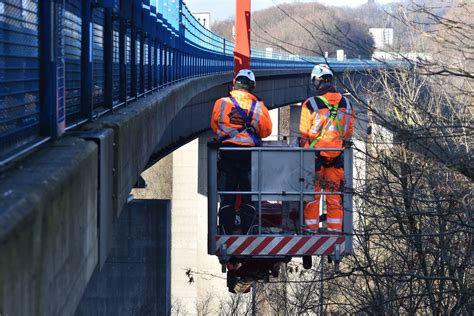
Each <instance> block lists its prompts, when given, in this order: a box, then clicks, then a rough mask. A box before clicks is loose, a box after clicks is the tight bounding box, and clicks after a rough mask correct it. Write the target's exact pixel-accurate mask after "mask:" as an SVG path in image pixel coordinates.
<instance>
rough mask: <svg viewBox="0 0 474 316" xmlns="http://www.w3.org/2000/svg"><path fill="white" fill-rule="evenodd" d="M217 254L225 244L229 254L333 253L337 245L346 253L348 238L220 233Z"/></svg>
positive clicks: (314, 254) (286, 254) (312, 254)
mask: <svg viewBox="0 0 474 316" xmlns="http://www.w3.org/2000/svg"><path fill="white" fill-rule="evenodd" d="M216 239H217V242H216V246H217V247H216V249H217V250H216V255H217V256H219V255H220V249H221V246H222V245H225V248H226V251H225V253H226V255H227V256H262V257H271V256H316V255H331V254H333V253H334V249H335V248H336V245H340V253H341V254H342V253H344V246H345V240H346V238H345V237H344V236H334V235H312V236H297V235H296V236H280V235H269V236H252V235H219V236H216Z"/></svg>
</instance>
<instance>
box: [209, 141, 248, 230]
mask: <svg viewBox="0 0 474 316" xmlns="http://www.w3.org/2000/svg"><path fill="white" fill-rule="evenodd" d="M221 147H230V146H227V145H223V146H221ZM232 147H235V146H234V145H232ZM250 160H251V153H250V151H220V152H219V160H218V162H217V169H218V171H219V186H220V189H219V190H224V191H250V172H251V161H250ZM236 197H237V195H235V194H232V195H224V194H222V195H221V205H220V208H219V224H220V229H221V233H223V234H224V233H225V234H228V235H230V234H232V233H233V231H234V229H235V216H236V210H235V201H236ZM240 197H241V204H240V212H239V215H240V220H241V228H242V233H243V234H246V233H247V232H248V230H249V229H250V227H251V226H252V223H253V221H254V218H255V207H254V205H253V204H252V202H251V199H250V195H248V194H241V195H240Z"/></svg>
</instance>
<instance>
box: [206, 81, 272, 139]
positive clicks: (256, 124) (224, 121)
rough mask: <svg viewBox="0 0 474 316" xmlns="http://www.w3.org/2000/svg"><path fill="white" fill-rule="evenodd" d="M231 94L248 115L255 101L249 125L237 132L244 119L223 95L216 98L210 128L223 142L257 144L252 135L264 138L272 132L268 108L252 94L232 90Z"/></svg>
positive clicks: (228, 98)
mask: <svg viewBox="0 0 474 316" xmlns="http://www.w3.org/2000/svg"><path fill="white" fill-rule="evenodd" d="M230 94H231V96H232V97H233V98H234V99H235V101H237V103H238V104H239V106H240V108H241V109H242V110H243V112H244V113H245V115H247V116H248V115H249V112H250V110H251V108H252V103H253V102H255V106H254V110H253V114H252V117H251V120H250V126H249V128H247V129H244V130H242V131H240V132H239V130H241V129H242V128H243V127H244V125H245V124H244V120H243V118H242V116H241V115H240V113H239V111H238V110H237V108H236V107H235V105H234V103H232V100H231V98H230V97H224V98H220V99H219V100H217V101H216V102H215V104H214V109H213V110H212V118H211V128H212V130H213V131H214V132H215V133H216V134H217V136H218V138H219V139H222V142H223V143H230V144H235V145H239V146H257V145H258V144H256V143H255V141H254V139H253V138H252V135H251V134H250V133H252V132H253V133H255V136H257V137H259V138H264V137H267V136H269V135H270V134H271V133H272V121H271V119H270V114H269V113H268V109H267V107H266V106H265V104H264V103H263V101H259V100H258V99H257V97H256V96H254V95H253V94H251V93H249V92H246V91H242V90H233V91H231V92H230Z"/></svg>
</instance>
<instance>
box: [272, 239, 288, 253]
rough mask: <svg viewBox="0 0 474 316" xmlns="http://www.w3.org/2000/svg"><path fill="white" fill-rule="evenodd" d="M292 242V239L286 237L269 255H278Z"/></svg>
mask: <svg viewBox="0 0 474 316" xmlns="http://www.w3.org/2000/svg"><path fill="white" fill-rule="evenodd" d="M290 240H291V237H284V238H283V240H282V241H280V242H279V243H278V245H277V246H276V247H275V248H273V249H272V250H271V251H270V252H269V253H268V254H269V255H272V256H273V255H276V254H277V253H278V252H279V251H280V250H281V249H282V248H283V247H284V246H285V245H286V244H287V243H289V242H290Z"/></svg>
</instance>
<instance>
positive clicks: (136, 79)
mask: <svg viewBox="0 0 474 316" xmlns="http://www.w3.org/2000/svg"><path fill="white" fill-rule="evenodd" d="M233 48H234V44H233V43H232V42H230V41H228V40H225V39H224V38H222V37H220V36H218V35H217V34H214V33H212V32H211V31H209V30H207V29H206V28H204V27H203V26H202V25H201V24H200V23H199V22H198V21H197V20H196V19H195V18H194V16H193V15H192V14H191V12H190V10H189V9H188V8H187V6H186V5H185V4H184V3H183V1H182V0H163V1H157V0H151V1H150V0H143V1H140V0H115V1H113V0H82V1H77V0H41V1H39V0H8V1H2V2H0V79H1V80H0V167H1V166H3V165H5V164H6V163H7V162H8V161H10V160H12V159H14V158H15V157H17V156H18V155H20V154H22V153H25V152H28V151H29V150H31V149H33V148H34V147H35V146H37V145H38V144H40V143H44V142H45V141H47V140H49V139H54V138H57V137H60V136H61V134H62V133H63V132H64V131H65V130H67V129H70V128H72V127H74V126H77V125H78V124H81V123H83V122H86V121H88V120H92V119H95V118H97V117H99V116H101V115H103V114H104V113H107V112H109V111H111V110H113V109H114V108H117V107H119V106H121V105H124V104H126V103H127V102H130V101H132V100H134V99H136V98H138V97H140V96H142V95H145V94H147V93H149V92H152V91H154V90H156V89H159V88H161V87H164V86H167V85H169V84H172V83H174V82H176V81H179V80H183V79H186V78H190V77H195V76H200V75H206V74H211V73H218V72H224V71H232V69H233ZM251 57H252V59H251V60H252V62H251V64H252V68H254V69H257V68H273V69H274V68H288V67H291V68H296V67H306V68H309V67H310V66H311V65H312V64H313V63H315V62H321V61H323V59H321V58H302V57H299V56H295V55H290V54H277V53H269V52H265V51H261V50H256V49H252V52H251ZM357 65H359V66H361V65H364V66H367V65H368V64H367V63H366V62H363V63H361V62H359V64H357V62H348V63H346V64H340V66H341V67H357Z"/></svg>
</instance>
